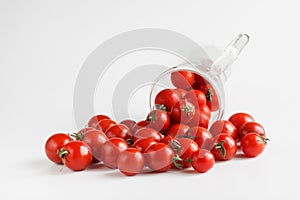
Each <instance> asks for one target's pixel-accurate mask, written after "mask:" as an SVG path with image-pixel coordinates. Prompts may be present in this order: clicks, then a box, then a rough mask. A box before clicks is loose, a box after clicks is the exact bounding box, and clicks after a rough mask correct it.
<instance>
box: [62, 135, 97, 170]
mask: <svg viewBox="0 0 300 200" xmlns="http://www.w3.org/2000/svg"><path fill="white" fill-rule="evenodd" d="M63 149H64V150H65V151H67V152H68V153H67V154H66V156H65V158H62V161H63V162H64V164H65V166H67V167H68V168H69V169H71V170H73V171H81V170H84V169H86V168H87V167H88V166H89V165H90V164H91V162H92V151H91V149H90V147H89V146H88V145H87V144H86V143H84V142H82V141H78V140H77V141H71V142H69V143H67V144H66V145H65V146H64V147H63Z"/></svg>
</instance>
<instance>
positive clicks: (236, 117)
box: [228, 113, 254, 135]
mask: <svg viewBox="0 0 300 200" xmlns="http://www.w3.org/2000/svg"><path fill="white" fill-rule="evenodd" d="M228 121H230V122H231V123H232V124H233V125H234V126H235V127H236V129H237V131H238V135H239V132H240V128H241V127H242V126H243V125H244V124H245V123H247V122H253V121H254V118H253V117H252V116H251V115H249V114H247V113H235V114H233V115H232V116H231V117H230V118H229V120H228Z"/></svg>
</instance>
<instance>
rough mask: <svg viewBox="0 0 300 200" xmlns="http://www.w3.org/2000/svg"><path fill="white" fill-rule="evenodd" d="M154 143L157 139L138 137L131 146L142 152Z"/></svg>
mask: <svg viewBox="0 0 300 200" xmlns="http://www.w3.org/2000/svg"><path fill="white" fill-rule="evenodd" d="M155 143H157V141H156V140H155V139H154V138H140V139H138V140H136V141H135V142H134V143H133V145H132V147H134V148H136V149H137V150H139V151H140V152H141V153H144V152H145V151H146V149H147V148H148V147H150V146H151V145H152V144H155Z"/></svg>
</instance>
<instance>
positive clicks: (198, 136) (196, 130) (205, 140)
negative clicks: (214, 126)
mask: <svg viewBox="0 0 300 200" xmlns="http://www.w3.org/2000/svg"><path fill="white" fill-rule="evenodd" d="M187 135H188V137H189V138H191V139H193V140H194V141H195V142H196V143H197V144H198V146H199V147H200V148H201V149H207V150H211V145H212V143H213V136H212V134H211V133H210V132H209V131H208V130H207V129H206V128H203V127H200V126H195V127H192V128H190V129H189V130H188V132H187Z"/></svg>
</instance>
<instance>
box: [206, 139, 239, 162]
mask: <svg viewBox="0 0 300 200" xmlns="http://www.w3.org/2000/svg"><path fill="white" fill-rule="evenodd" d="M214 141H215V142H214V146H213V148H212V150H211V152H212V153H213V154H214V156H215V158H216V159H217V160H221V161H225V160H230V159H232V158H233V157H234V156H235V154H236V151H237V144H236V141H235V140H234V139H233V138H232V137H231V136H230V135H229V134H227V133H221V134H219V135H217V136H216V137H215V138H214Z"/></svg>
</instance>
